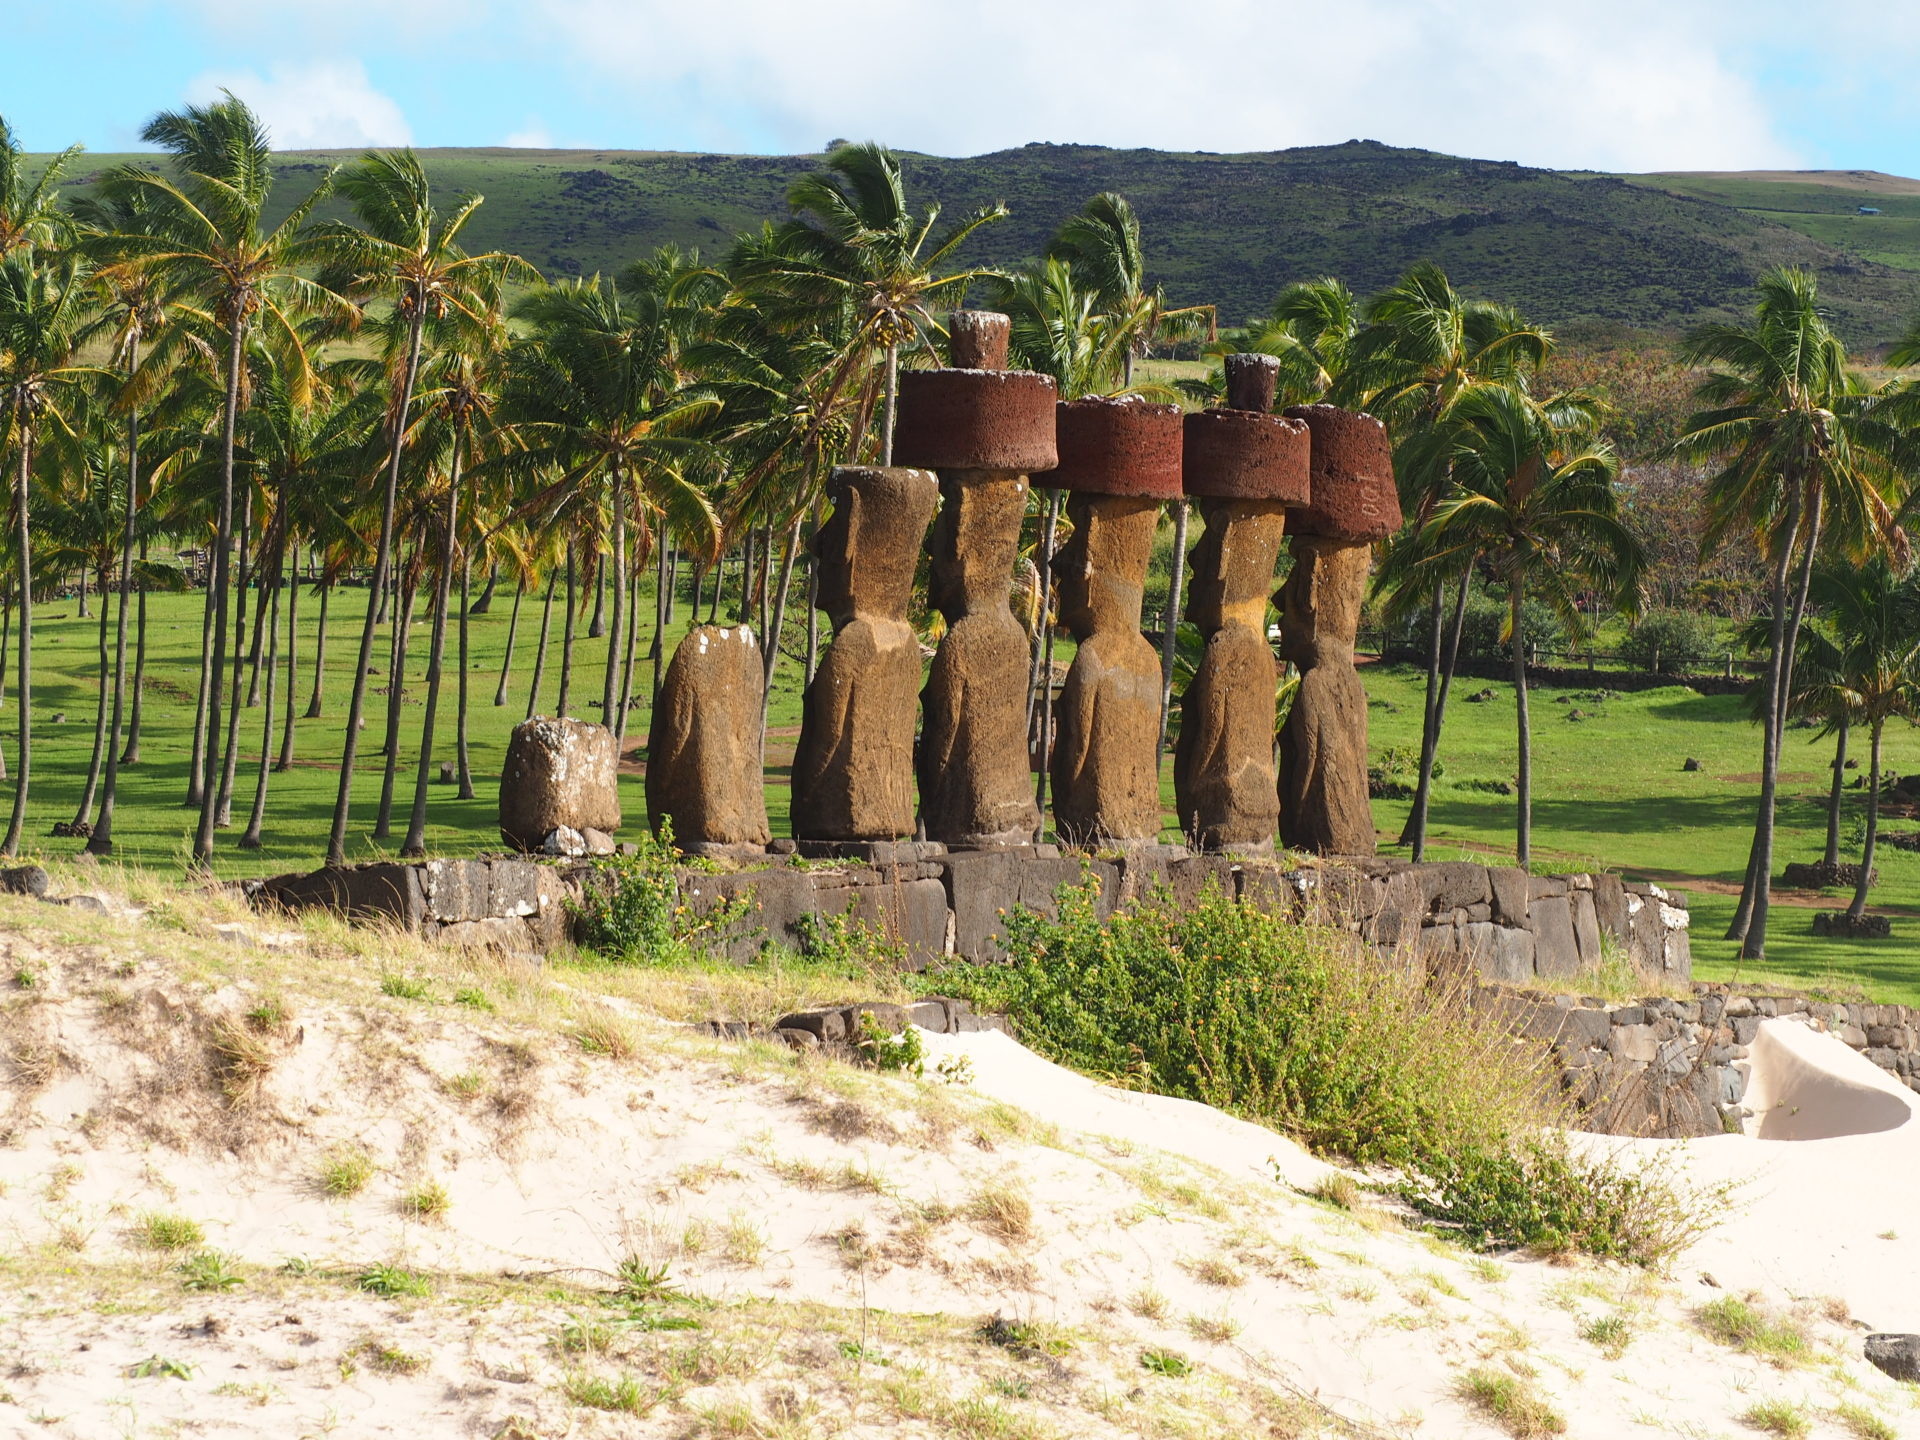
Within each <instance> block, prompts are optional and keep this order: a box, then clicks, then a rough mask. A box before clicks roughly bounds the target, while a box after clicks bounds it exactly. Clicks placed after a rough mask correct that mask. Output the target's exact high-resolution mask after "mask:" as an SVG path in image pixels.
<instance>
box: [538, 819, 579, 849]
mask: <svg viewBox="0 0 1920 1440" xmlns="http://www.w3.org/2000/svg"><path fill="white" fill-rule="evenodd" d="M540 848H541V850H543V851H544V852H545V853H547V854H548V855H566V856H579V855H584V854H586V853H587V837H586V836H584V835H582V834H581V833H580V832H579V831H578V830H576V829H574V828H573V827H572V826H571V825H557V826H555V827H554V828H553V829H552V830H550V831H548V832H547V837H546V839H544V840H542V841H541V842H540Z"/></svg>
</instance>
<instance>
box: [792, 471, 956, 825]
mask: <svg viewBox="0 0 1920 1440" xmlns="http://www.w3.org/2000/svg"><path fill="white" fill-rule="evenodd" d="M827 494H828V497H829V498H830V499H831V500H832V502H833V514H832V515H831V516H830V517H829V518H828V520H827V523H826V524H825V525H823V526H821V527H820V531H819V533H818V534H817V535H816V536H815V537H814V542H813V549H814V554H815V555H816V557H817V558H818V560H819V565H820V571H819V586H818V595H817V598H816V600H815V603H816V604H817V605H818V606H819V608H820V609H821V610H824V611H825V612H826V613H827V615H828V617H829V618H830V619H831V620H832V622H833V640H832V643H831V644H830V645H829V646H828V648H827V653H826V658H825V659H824V660H822V661H821V664H820V669H819V671H818V672H817V673H816V674H815V675H814V677H813V683H812V684H810V685H808V686H807V693H806V697H805V700H804V702H803V703H804V711H803V714H802V717H801V722H800V743H799V746H798V748H797V749H796V750H795V752H794V757H793V775H792V786H793V807H792V815H793V834H794V838H795V839H796V840H818V841H843V842H844V841H866V840H897V839H899V838H901V837H902V836H905V835H908V834H911V833H912V831H913V731H914V720H915V718H916V717H915V711H916V708H917V707H916V706H915V704H914V701H915V697H916V696H917V695H918V693H919V690H920V643H919V640H918V639H917V638H916V637H915V635H914V633H913V627H912V626H911V625H910V624H908V623H907V607H908V606H909V605H910V604H911V603H912V599H913V572H914V567H915V565H916V563H917V562H918V560H919V557H920V543H921V540H922V539H923V538H924V537H925V535H926V533H927V525H928V523H929V522H931V521H932V519H933V510H934V505H935V503H936V502H937V500H938V499H939V482H938V481H937V480H935V479H934V477H933V476H932V475H930V474H928V473H927V472H926V471H925V470H912V469H907V468H905V467H902V466H893V467H887V468H882V467H878V466H873V467H869V466H860V465H843V466H840V467H839V468H837V469H836V470H834V472H833V474H832V475H831V476H830V477H829V478H828V481H827Z"/></svg>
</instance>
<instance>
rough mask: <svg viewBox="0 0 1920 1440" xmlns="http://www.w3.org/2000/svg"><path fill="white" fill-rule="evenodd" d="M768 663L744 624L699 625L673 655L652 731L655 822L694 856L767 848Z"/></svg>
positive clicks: (650, 801) (650, 802)
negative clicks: (763, 752) (764, 740)
mask: <svg viewBox="0 0 1920 1440" xmlns="http://www.w3.org/2000/svg"><path fill="white" fill-rule="evenodd" d="M762 665H763V657H762V656H761V653H760V647H759V646H758V645H757V644H756V643H755V642H754V638H753V632H752V631H751V630H749V629H747V627H746V626H744V625H696V626H694V627H693V629H691V630H689V631H688V632H687V634H686V637H685V638H684V639H682V640H681V642H680V644H679V645H678V646H677V647H676V648H675V649H674V652H673V659H672V661H671V662H669V664H668V665H667V673H666V676H665V678H664V679H663V680H662V681H661V685H660V698H659V700H658V701H656V702H655V704H654V707H653V720H652V723H651V724H650V726H649V727H648V731H647V786H646V788H647V821H648V823H649V824H650V825H652V827H653V828H654V830H655V832H656V833H657V832H658V831H659V830H660V828H661V826H662V824H663V823H670V824H671V825H672V827H673V838H674V843H675V844H677V845H678V846H679V847H680V848H681V849H683V850H685V851H687V852H688V853H689V854H703V853H707V852H710V851H715V850H722V851H724V850H730V849H744V848H749V847H760V846H764V845H765V844H766V843H767V838H768V837H767V797H766V789H765V785H764V782H763V780H762V777H761V770H760V702H761V696H762V693H763V692H762V681H763V675H764V672H763V669H762Z"/></svg>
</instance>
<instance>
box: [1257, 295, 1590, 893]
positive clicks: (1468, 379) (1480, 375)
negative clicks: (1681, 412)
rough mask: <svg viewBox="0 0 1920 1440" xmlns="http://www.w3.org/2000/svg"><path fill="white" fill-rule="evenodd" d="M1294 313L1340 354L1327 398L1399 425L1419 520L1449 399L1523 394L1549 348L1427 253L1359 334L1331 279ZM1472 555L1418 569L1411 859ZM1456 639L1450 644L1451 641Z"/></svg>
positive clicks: (1294, 304) (1319, 347)
mask: <svg viewBox="0 0 1920 1440" xmlns="http://www.w3.org/2000/svg"><path fill="white" fill-rule="evenodd" d="M1282 298H1283V301H1285V300H1286V299H1287V297H1282ZM1287 315H1288V316H1289V317H1292V319H1293V323H1294V324H1295V325H1296V326H1298V327H1299V328H1300V329H1302V330H1304V331H1305V332H1306V334H1307V335H1309V336H1311V337H1312V338H1313V340H1314V346H1315V352H1316V354H1317V355H1323V356H1324V358H1326V359H1330V360H1338V361H1339V362H1340V365H1339V369H1338V373H1337V375H1331V374H1330V378H1331V379H1332V382H1333V383H1332V384H1331V385H1330V386H1329V390H1328V394H1327V398H1328V399H1330V400H1332V401H1333V402H1334V403H1336V404H1345V405H1355V406H1358V407H1360V408H1362V409H1365V410H1368V411H1370V412H1371V413H1373V414H1376V415H1378V416H1380V417H1381V418H1382V419H1383V420H1385V421H1387V423H1388V424H1389V425H1390V426H1392V428H1393V432H1394V442H1395V443H1394V477H1395V479H1396V481H1397V482H1398V484H1399V487H1400V500H1401V505H1402V507H1403V508H1404V509H1405V510H1406V511H1407V513H1408V514H1409V515H1410V516H1411V517H1412V521H1411V523H1412V524H1413V525H1414V526H1416V527H1418V526H1420V525H1422V524H1424V522H1425V521H1426V519H1427V518H1428V517H1429V516H1430V515H1431V514H1432V513H1433V511H1434V508H1435V506H1436V505H1438V504H1439V503H1440V501H1441V500H1442V499H1443V498H1444V497H1445V496H1446V495H1448V494H1449V492H1450V491H1451V489H1452V487H1453V481H1452V478H1451V476H1450V474H1449V469H1450V467H1451V465H1452V463H1453V457H1454V453H1455V439H1454V437H1453V435H1452V434H1451V431H1450V426H1449V424H1448V415H1449V411H1450V410H1451V408H1452V407H1453V406H1454V405H1455V404H1456V403H1457V402H1458V401H1459V400H1460V399H1461V398H1462V397H1463V396H1465V395H1467V394H1469V393H1470V392H1471V391H1473V390H1474V389H1475V388H1476V387H1479V386H1483V385H1496V386H1509V387H1514V388H1516V389H1518V390H1520V391H1522V392H1524V391H1525V389H1526V386H1527V383H1528V379H1529V377H1530V376H1531V374H1532V373H1533V372H1534V371H1536V370H1538V368H1539V367H1540V366H1541V365H1542V364H1543V363H1544V362H1545V360H1546V358H1547V355H1548V354H1549V352H1550V351H1551V348H1552V340H1551V337H1549V336H1548V334H1547V332H1546V331H1544V330H1541V329H1538V328H1536V327H1534V326H1532V325H1529V324H1527V323H1526V322H1525V321H1524V320H1523V319H1521V317H1520V316H1519V314H1518V313H1517V312H1515V311H1514V310H1513V309H1512V308H1510V307H1508V306H1504V305H1496V304H1492V303H1489V302H1487V301H1480V300H1469V299H1467V298H1465V297H1464V296H1462V295H1461V294H1460V293H1459V292H1458V291H1457V290H1455V289H1454V288H1453V286H1452V284H1451V283H1450V282H1449V281H1448V279H1447V276H1446V272H1445V271H1443V270H1442V269H1441V268H1440V267H1439V266H1438V265H1435V264H1433V263H1432V262H1430V261H1422V262H1421V263H1420V264H1417V265H1415V266H1414V267H1413V268H1412V269H1410V270H1409V271H1408V272H1407V273H1406V274H1405V275H1404V276H1402V277H1401V278H1400V279H1399V280H1398V281H1397V282H1396V283H1394V284H1393V285H1390V286H1388V287H1387V288H1386V289H1385V290H1383V291H1381V292H1380V293H1379V294H1377V295H1375V296H1373V297H1372V298H1370V299H1369V300H1368V301H1367V303H1366V305H1365V306H1364V307H1363V310H1362V317H1361V318H1362V320H1363V322H1364V323H1363V324H1362V326H1361V328H1360V329H1359V330H1358V331H1357V332H1347V331H1346V329H1345V327H1346V326H1348V325H1350V324H1351V321H1350V320H1348V319H1347V318H1346V315H1345V313H1344V311H1343V302H1342V297H1341V295H1340V294H1339V293H1338V292H1337V291H1335V290H1331V289H1328V288H1326V287H1325V286H1324V284H1323V285H1321V286H1320V287H1317V288H1314V289H1309V290H1307V291H1305V292H1302V293H1296V294H1295V295H1293V296H1292V299H1291V302H1290V303H1288V305H1287ZM1296 368H1298V365H1297V363H1296ZM1470 562H1471V557H1470V556H1464V555H1463V556H1460V557H1458V563H1457V568H1456V570H1455V571H1454V572H1453V573H1451V574H1443V573H1440V572H1439V571H1438V570H1436V569H1435V568H1434V567H1432V566H1431V565H1426V566H1423V567H1422V568H1423V570H1424V571H1425V578H1426V583H1427V584H1428V585H1429V586H1430V587H1431V590H1430V594H1429V596H1428V597H1427V603H1428V605H1429V616H1430V632H1431V635H1430V643H1429V646H1428V654H1427V689H1426V704H1425V707H1424V713H1423V717H1422V723H1421V731H1420V780H1419V783H1418V785H1417V786H1416V788H1415V790H1414V801H1413V808H1412V809H1411V810H1410V811H1409V812H1408V816H1407V825H1406V829H1405V831H1404V832H1403V833H1402V835H1401V840H1402V842H1403V843H1405V844H1407V845H1408V846H1410V847H1411V849H1412V855H1413V858H1414V859H1415V860H1419V859H1421V858H1422V857H1423V856H1424V855H1425V853H1426V831H1427V809H1428V804H1429V800H1430V797H1431V795H1432V790H1433V766H1434V761H1435V759H1436V758H1437V757H1438V754H1439V748H1440V731H1441V728H1442V725H1443V724H1444V721H1445V718H1446V701H1447V688H1448V682H1449V681H1450V680H1451V678H1452V676H1451V668H1450V667H1447V666H1444V665H1443V646H1442V626H1443V616H1444V613H1445V604H1446V599H1445V597H1446V584H1447V582H1448V581H1449V580H1453V581H1454V582H1455V583H1456V586H1457V594H1456V597H1455V604H1454V620H1453V625H1452V633H1453V635H1454V636H1455V637H1456V641H1455V644H1456V645H1457V636H1458V633H1459V628H1460V623H1461V617H1462V616H1463V615H1464V613H1465V607H1466V599H1467V589H1468V585H1469V584H1470V581H1471V576H1472V570H1473V567H1472V564H1471V563H1470ZM1415 603H1417V602H1415ZM1454 648H1455V646H1448V647H1447V651H1448V652H1451V651H1452V650H1453V649H1454Z"/></svg>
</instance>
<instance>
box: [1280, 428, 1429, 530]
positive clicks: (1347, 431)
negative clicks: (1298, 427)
mask: <svg viewBox="0 0 1920 1440" xmlns="http://www.w3.org/2000/svg"><path fill="white" fill-rule="evenodd" d="M1285 413H1286V414H1287V416H1288V417H1289V418H1291V419H1294V420H1304V421H1305V422H1306V424H1307V428H1308V429H1309V430H1311V431H1312V432H1313V499H1312V503H1310V504H1309V505H1308V506H1307V508H1306V509H1304V510H1302V511H1301V512H1300V513H1299V514H1298V515H1295V516H1294V517H1293V522H1292V524H1291V525H1290V526H1289V529H1290V530H1291V532H1292V533H1293V534H1295V535H1326V536H1330V537H1331V538H1333V539H1336V540H1349V541H1368V542H1371V541H1374V540H1384V539H1386V538H1387V536H1389V535H1391V534H1393V532H1394V531H1396V530H1398V529H1399V528H1400V492H1399V491H1398V490H1397V489H1395V488H1394V483H1393V444H1392V442H1391V441H1390V440H1389V439H1388V438H1387V427H1386V426H1385V425H1382V424H1381V423H1380V422H1379V421H1378V420H1376V419H1374V418H1373V416H1371V415H1363V414H1361V413H1360V412H1359V411H1356V410H1342V409H1341V408H1340V407H1339V406H1337V405H1292V406H1289V407H1288V408H1287V410H1286V412H1285Z"/></svg>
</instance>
